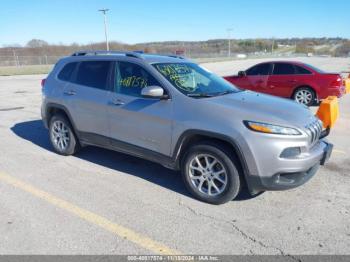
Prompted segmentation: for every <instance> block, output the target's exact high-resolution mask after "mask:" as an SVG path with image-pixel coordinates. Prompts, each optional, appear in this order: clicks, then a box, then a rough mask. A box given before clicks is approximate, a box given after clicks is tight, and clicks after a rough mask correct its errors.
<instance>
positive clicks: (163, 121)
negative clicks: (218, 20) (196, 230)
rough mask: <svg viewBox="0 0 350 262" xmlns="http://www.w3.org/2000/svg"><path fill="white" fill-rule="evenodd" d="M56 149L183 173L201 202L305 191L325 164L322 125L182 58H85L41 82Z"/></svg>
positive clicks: (288, 104) (88, 54) (75, 58)
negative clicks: (137, 160) (106, 152)
mask: <svg viewBox="0 0 350 262" xmlns="http://www.w3.org/2000/svg"><path fill="white" fill-rule="evenodd" d="M41 112H42V119H43V122H44V124H45V126H46V127H47V128H48V129H49V135H50V136H49V137H50V141H51V144H52V146H53V148H54V150H55V151H56V152H57V153H59V154H62V155H72V154H75V153H76V152H77V151H78V150H79V149H80V148H81V147H84V146H87V145H93V146H99V147H104V148H107V149H112V150H116V151H119V152H122V153H126V154H130V155H134V156H137V157H141V158H144V159H147V160H150V161H154V162H157V163H159V164H161V165H163V166H165V167H168V168H171V169H174V170H181V172H182V175H183V180H184V183H185V185H186V187H187V188H188V190H189V191H190V192H191V193H192V194H193V195H194V196H195V197H196V198H198V199H200V200H202V201H205V202H208V203H212V204H221V203H225V202H227V201H230V200H232V199H234V198H235V197H236V196H237V195H238V193H239V192H240V190H241V188H242V186H243V185H246V186H247V188H248V190H249V192H250V193H251V194H257V193H259V192H262V191H266V190H284V189H290V188H294V187H297V186H299V185H302V184H303V183H305V182H306V181H307V180H309V179H310V178H311V177H312V176H313V175H314V174H315V173H316V171H317V170H318V168H319V166H320V165H323V164H324V163H325V161H327V160H328V158H329V157H330V154H331V151H332V145H331V144H329V143H328V142H326V141H325V140H324V139H323V138H324V137H325V136H326V135H327V134H328V132H327V130H322V122H321V121H320V120H319V119H318V118H317V117H315V116H314V115H313V114H312V113H311V112H310V111H309V110H308V109H307V108H306V107H305V106H303V105H300V104H297V103H295V102H293V101H289V100H286V99H281V98H277V97H273V96H270V95H263V94H259V93H254V92H251V91H243V90H240V89H238V88H236V87H234V86H233V85H231V84H230V83H228V82H227V81H225V80H224V79H223V78H221V77H218V76H217V75H215V74H213V73H211V72H210V71H208V70H207V69H205V68H203V67H201V66H199V65H197V64H195V63H193V62H191V61H189V60H186V59H184V58H181V57H175V56H165V55H150V54H138V53H134V52H103V51H81V52H77V53H74V54H73V55H72V56H70V57H66V58H63V59H61V60H60V61H58V62H57V64H56V65H55V67H54V69H53V70H52V72H51V73H50V74H49V75H48V77H47V79H46V80H45V81H44V82H43V101H42V108H41Z"/></svg>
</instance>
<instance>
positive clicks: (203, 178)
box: [189, 154, 228, 197]
mask: <svg viewBox="0 0 350 262" xmlns="http://www.w3.org/2000/svg"><path fill="white" fill-rule="evenodd" d="M189 177H190V179H191V183H192V185H193V186H194V187H195V188H196V189H197V190H198V191H199V192H201V193H203V194H206V195H208V196H211V197H212V196H217V195H220V194H221V193H222V192H224V190H225V189H226V186H227V182H228V181H227V180H228V176H227V171H226V169H225V167H224V165H223V164H222V163H221V162H220V161H219V160H218V159H217V158H216V157H214V156H213V155H210V154H199V155H196V156H195V157H194V158H193V159H192V160H191V161H190V164H189Z"/></svg>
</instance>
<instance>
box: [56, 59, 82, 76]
mask: <svg viewBox="0 0 350 262" xmlns="http://www.w3.org/2000/svg"><path fill="white" fill-rule="evenodd" d="M77 64H78V63H77V62H74V63H68V64H66V65H65V66H64V67H63V69H62V70H61V72H60V73H59V74H58V79H60V80H62V81H70V80H71V78H72V75H73V72H74V69H75V67H76V66H77Z"/></svg>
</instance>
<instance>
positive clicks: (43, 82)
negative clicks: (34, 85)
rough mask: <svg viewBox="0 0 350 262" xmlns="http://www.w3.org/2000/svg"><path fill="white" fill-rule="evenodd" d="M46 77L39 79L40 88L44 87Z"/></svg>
mask: <svg viewBox="0 0 350 262" xmlns="http://www.w3.org/2000/svg"><path fill="white" fill-rule="evenodd" d="M45 82H46V79H45V78H44V79H41V88H42V89H44V86H45Z"/></svg>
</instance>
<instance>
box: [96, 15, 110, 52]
mask: <svg viewBox="0 0 350 262" xmlns="http://www.w3.org/2000/svg"><path fill="white" fill-rule="evenodd" d="M98 11H99V12H102V13H103V17H104V23H105V37H106V49H107V51H109V43H108V34H107V16H106V13H107V12H108V11H109V9H106V8H105V9H100V10H98Z"/></svg>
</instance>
